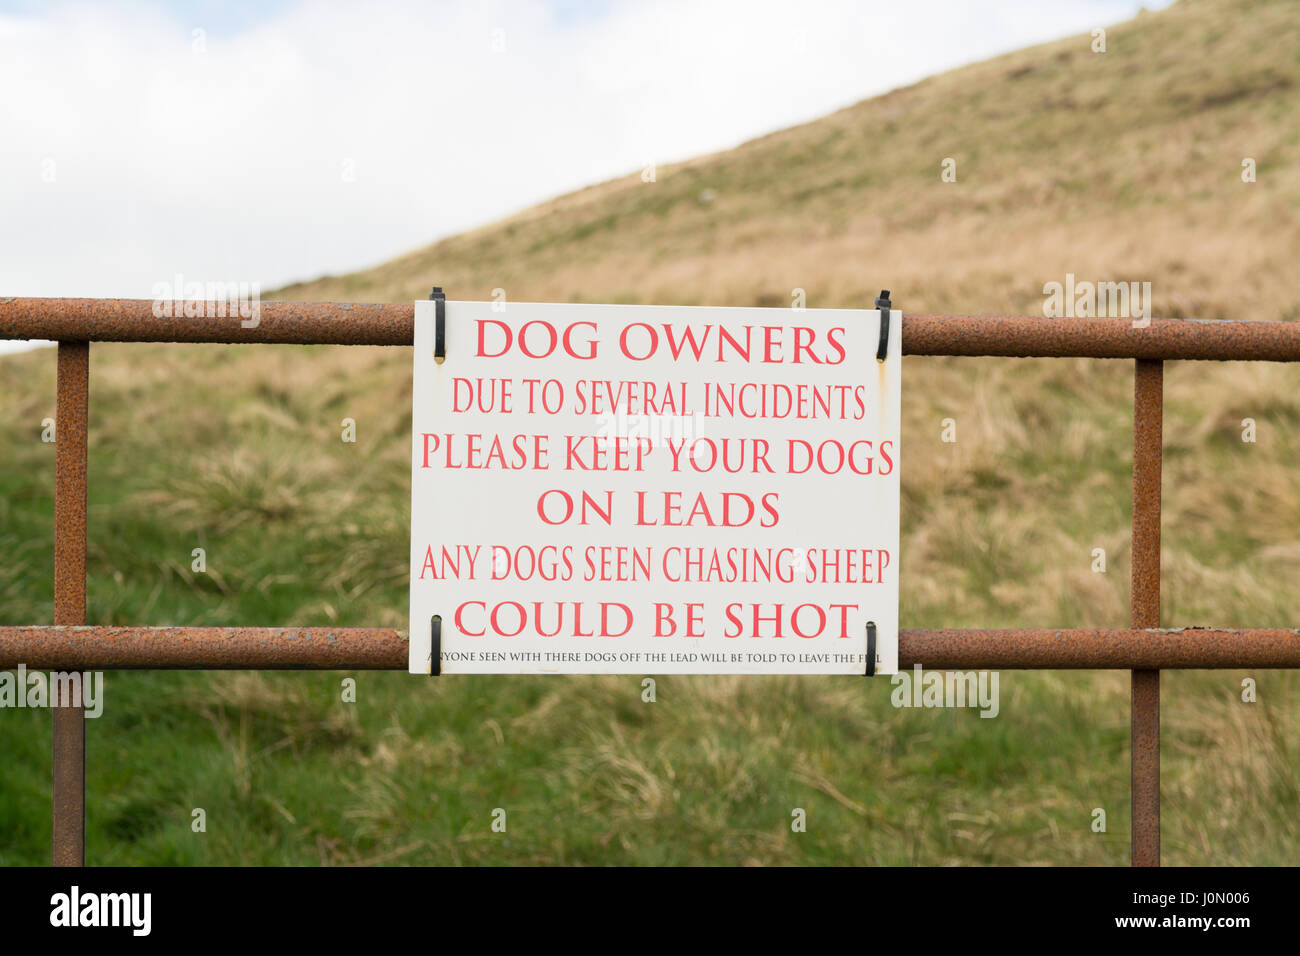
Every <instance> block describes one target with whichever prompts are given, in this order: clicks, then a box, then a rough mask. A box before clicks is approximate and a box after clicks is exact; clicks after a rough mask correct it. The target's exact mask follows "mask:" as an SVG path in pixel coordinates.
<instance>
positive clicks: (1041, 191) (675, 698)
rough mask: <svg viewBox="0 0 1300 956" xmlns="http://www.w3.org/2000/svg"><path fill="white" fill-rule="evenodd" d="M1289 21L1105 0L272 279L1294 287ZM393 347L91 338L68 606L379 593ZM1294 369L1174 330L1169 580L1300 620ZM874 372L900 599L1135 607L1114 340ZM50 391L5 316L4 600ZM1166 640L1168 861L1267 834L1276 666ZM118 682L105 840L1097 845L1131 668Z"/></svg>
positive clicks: (23, 801)
mask: <svg viewBox="0 0 1300 956" xmlns="http://www.w3.org/2000/svg"><path fill="white" fill-rule="evenodd" d="M1298 23H1300V19H1298V18H1297V14H1296V12H1295V8H1294V6H1293V5H1291V4H1286V3H1280V2H1273V3H1253V4H1243V3H1238V2H1233V0H1218V2H1209V0H1203V2H1198V3H1187V2H1184V3H1180V4H1177V5H1175V6H1174V7H1172V8H1170V9H1169V10H1166V11H1163V12H1161V13H1157V14H1150V15H1144V16H1141V17H1139V18H1138V19H1137V20H1134V21H1132V22H1130V23H1127V24H1121V25H1118V26H1115V27H1113V28H1111V29H1109V30H1108V46H1109V52H1107V53H1106V54H1101V55H1098V54H1093V53H1091V52H1090V50H1089V44H1090V42H1091V38H1090V37H1077V38H1073V39H1070V40H1066V41H1061V42H1060V43H1055V44H1049V45H1046V46H1042V47H1037V48H1034V49H1031V50H1026V51H1022V52H1020V53H1016V54H1012V55H1010V56H1007V57H1001V58H998V59H995V60H991V61H988V62H986V63H981V64H976V65H974V66H971V67H967V68H964V69H962V70H958V71H954V72H953V73H950V74H944V75H942V76H938V77H934V78H932V79H929V80H926V81H924V82H922V83H920V84H917V85H915V86H913V87H909V88H907V89H905V90H899V91H895V92H894V93H891V94H888V95H886V96H883V97H878V98H876V99H873V100H869V101H866V102H864V103H861V104H858V105H857V106H854V107H851V108H849V109H847V110H844V111H841V112H839V113H836V114H834V115H833V116H830V117H827V118H825V119H823V120H819V121H817V122H815V123H811V124H807V125H805V126H801V127H798V128H795V129H792V130H789V131H786V132H782V133H778V134H774V135H772V136H768V137H764V138H762V139H760V140H757V141H755V142H753V143H749V144H746V145H744V146H742V147H740V148H738V149H736V150H733V151H730V152H728V153H722V154H719V155H717V156H711V157H704V158H701V159H699V160H695V161H692V162H690V163H685V164H682V165H680V166H674V167H667V168H660V169H659V170H658V171H657V179H656V182H654V183H643V182H641V180H640V177H639V176H633V177H630V178H628V179H626V180H619V181H615V182H611V183H606V184H602V185H600V186H595V187H592V188H590V189H587V190H583V191H581V192H579V193H575V194H573V195H571V196H566V197H561V198H559V199H557V200H554V201H553V202H551V203H547V204H545V205H543V206H541V207H538V208H537V209H535V210H530V211H528V212H526V213H523V214H521V215H520V216H517V217H514V218H513V219H510V220H507V221H505V222H503V223H500V224H497V225H494V226H490V227H486V228H484V229H480V230H476V231H474V232H471V233H468V234H465V235H463V236H459V237H455V238H453V239H449V240H446V241H444V242H440V243H438V244H436V245H434V246H431V247H429V248H428V249H424V250H419V251H417V252H414V253H412V254H411V255H409V256H405V257H403V258H401V259H399V260H396V261H395V262H393V263H389V264H387V265H385V266H381V267H379V268H377V269H374V270H370V271H368V272H364V273H358V274H355V275H352V276H344V277H337V278H324V279H321V280H318V281H316V282H313V283H307V284H303V285H301V286H295V287H293V288H290V289H286V290H283V291H282V292H281V294H280V295H281V297H283V298H291V299H317V300H390V301H400V300H407V299H414V298H416V297H419V296H422V295H424V294H427V291H428V289H427V287H428V286H430V285H432V284H434V282H435V281H436V282H437V283H438V284H441V285H443V286H444V287H447V288H449V289H451V290H453V296H452V297H453V298H488V297H490V296H491V294H492V290H493V289H494V288H498V287H500V288H504V289H506V290H507V293H508V295H509V297H510V298H512V299H515V300H547V299H554V300H565V301H614V302H668V303H688V304H718V305H753V304H765V305H773V306H781V305H785V304H786V303H788V302H789V301H790V296H791V292H792V290H793V289H795V288H802V289H805V290H806V292H807V294H808V304H809V305H810V306H814V307H816V306H846V305H862V304H867V303H870V301H871V300H872V299H873V298H874V295H875V292H876V291H877V290H878V289H879V288H881V287H889V288H891V289H893V290H894V300H895V302H896V304H898V305H899V306H900V307H901V308H903V309H904V311H927V310H933V311H943V312H952V313H967V312H980V311H985V312H1003V311H1010V312H1037V311H1038V310H1039V309H1040V308H1041V304H1042V294H1041V289H1042V285H1043V283H1044V282H1047V281H1051V280H1056V281H1063V279H1064V276H1065V274H1066V273H1067V272H1073V273H1075V274H1076V275H1078V276H1080V277H1090V278H1105V279H1115V280H1120V279H1136V280H1139V281H1151V282H1152V283H1153V288H1154V290H1155V303H1154V311H1155V314H1157V315H1198V316H1204V317H1213V316H1233V317H1245V318H1254V319H1295V318H1297V317H1300V298H1297V295H1296V292H1295V289H1294V282H1293V281H1292V269H1291V264H1292V263H1293V262H1294V261H1295V258H1296V255H1297V252H1300V229H1297V227H1296V225H1295V221H1296V217H1295V215H1294V213H1295V210H1296V209H1297V208H1300V173H1298V172H1297V170H1300V162H1297V161H1298V160H1300V138H1297V137H1296V136H1295V135H1294V128H1293V124H1292V123H1291V118H1292V117H1293V116H1294V115H1296V113H1297V107H1300V103H1297V99H1298V98H1300V92H1298V91H1300V86H1298V85H1297V84H1298V83H1300V62H1297V57H1296V53H1295V48H1294V44H1285V43H1280V42H1277V38H1278V37H1280V36H1284V35H1294V33H1295V30H1296V28H1297V24H1298ZM945 156H954V157H955V158H957V160H958V177H959V178H958V182H957V183H948V184H945V183H942V182H941V181H940V179H939V171H940V162H941V160H942V159H943V158H944V157H945ZM1243 156H1254V157H1256V158H1257V159H1258V164H1259V181H1258V182H1256V183H1253V184H1245V183H1242V182H1241V180H1240V175H1239V173H1240V162H1241V158H1242V157H1243ZM706 190H711V191H712V196H710V197H708V198H704V197H705V195H706V194H705V191H706ZM409 363H410V355H409V352H407V351H406V350H405V349H372V348H325V347H314V348H300V347H291V346H263V347H243V346H230V347H220V346H165V345H132V346H125V345H113V344H96V345H95V346H94V347H93V348H92V362H91V364H92V371H91V392H92V401H91V430H90V443H91V449H90V488H91V491H90V515H89V542H90V554H89V569H90V570H89V619H90V620H91V621H92V622H94V623H99V624H265V625H270V624H284V625H320V624H338V625H340V626H346V625H371V626H402V625H404V623H405V611H406V592H405V589H406V547H407V544H406V534H407V532H406V521H407V499H408V495H409V485H408V470H407V468H408V466H407V460H406V456H407V453H408V449H409V445H408V437H407V436H408V434H409V427H410V417H409V406H410V371H409V368H410V365H409ZM1296 375H1297V371H1296V370H1295V369H1294V368H1291V367H1286V366H1269V365H1260V364H1254V365H1227V364H1217V363H1216V364H1198V363H1176V364H1170V365H1169V366H1168V368H1167V370H1166V404H1165V412H1166V418H1165V466H1164V482H1165V496H1164V503H1165V519H1164V529H1163V534H1164V551H1163V573H1164V592H1163V593H1164V605H1163V615H1162V620H1163V623H1165V624H1166V625H1171V626H1173V625H1188V624H1213V625H1223V626H1286V625H1294V624H1296V623H1297V622H1298V621H1300V596H1297V594H1296V591H1295V589H1294V588H1292V587H1290V586H1289V584H1290V582H1291V581H1292V580H1294V576H1295V575H1296V573H1297V571H1298V570H1300V545H1297V541H1300V495H1298V494H1297V492H1296V490H1295V482H1294V475H1295V474H1296V471H1297V469H1298V468H1300V444H1298V443H1296V442H1295V441H1294V440H1293V438H1292V436H1293V435H1294V434H1295V430H1296V427H1297V425H1298V424H1300V391H1298V390H1297V389H1296V387H1295V383H1296V379H1295V376H1296ZM905 391H906V394H905V396H904V422H903V432H904V434H903V443H904V445H905V448H906V456H905V467H904V468H903V472H902V474H903V539H902V560H903V562H904V568H905V573H904V575H903V577H902V596H901V602H902V619H903V621H904V623H905V624H906V625H910V626H919V627H925V626H990V627H993V626H1009V627H1014V626H1023V627H1031V626H1034V627H1046V626H1058V625H1059V626H1069V625H1092V626H1124V625H1126V624H1127V623H1128V575H1129V564H1128V552H1129V544H1128V542H1129V531H1128V528H1129V517H1130V502H1129V496H1130V493H1131V491H1130V477H1129V469H1130V467H1131V462H1132V445H1131V443H1132V438H1131V407H1130V403H1131V400H1132V365H1131V363H1126V362H1111V361H1094V362H1088V361H1083V360H1042V361H1017V360H992V359H944V358H928V359H923V358H909V359H908V360H907V388H906V390H905ZM53 413H54V356H53V353H52V352H49V351H45V352H36V353H28V354H23V355H17V356H9V357H6V358H5V359H3V360H2V361H0V554H3V555H4V558H3V559H2V560H0V621H3V622H4V623H7V624H40V623H48V622H49V621H50V619H51V615H52V595H51V583H50V578H51V566H52V561H53V557H52V508H53V505H52V499H53V463H54V446H53V445H51V444H45V443H43V442H41V440H40V432H41V421H42V419H43V418H46V417H52V416H53ZM344 418H352V419H354V420H355V421H356V423H357V438H358V440H357V442H356V443H355V444H348V443H345V442H343V441H341V438H340V433H341V430H342V420H343V419H344ZM949 418H951V419H953V420H954V422H955V426H956V431H957V441H956V442H955V443H945V442H943V441H941V440H940V438H941V432H942V430H943V427H944V426H943V422H944V420H945V419H949ZM1245 418H1253V419H1254V420H1255V421H1256V425H1257V430H1258V440H1257V442H1255V443H1244V442H1242V441H1241V431H1242V427H1243V426H1242V420H1243V419H1245ZM200 547H201V548H204V549H205V552H206V559H207V567H208V570H207V572H206V573H197V572H194V571H192V570H191V561H192V557H191V554H192V550H193V549H194V548H200ZM1095 548H1104V549H1105V551H1106V556H1107V564H1106V571H1105V573H1095V572H1093V571H1092V570H1091V568H1092V564H1093V549H1095ZM1247 676H1251V677H1254V678H1255V679H1256V680H1257V681H1258V702H1257V703H1253V704H1246V703H1243V702H1242V701H1241V699H1240V695H1241V681H1242V679H1243V678H1244V677H1247ZM345 678H353V679H355V680H356V690H357V695H356V702H355V703H346V702H344V701H343V699H342V683H343V681H344V679H345ZM1163 680H1164V690H1165V694H1164V700H1163V715H1162V726H1163V731H1164V737H1163V753H1162V759H1163V780H1164V789H1163V795H1164V805H1163V814H1164V816H1163V824H1164V831H1163V836H1164V839H1163V845H1164V859H1165V862H1166V863H1170V864H1211V863H1216V864H1256V865H1259V864H1284V863H1291V862H1293V861H1294V860H1295V859H1296V858H1297V854H1300V821H1297V819H1296V818H1295V815H1294V814H1293V813H1292V812H1291V808H1292V807H1294V805H1295V801H1296V798H1297V791H1298V790H1300V736H1298V735H1297V729H1300V697H1298V696H1297V690H1300V677H1298V676H1297V675H1296V674H1292V673H1286V672H1259V673H1254V674H1246V673H1238V672H1194V673H1181V672H1169V673H1166V674H1165V676H1164V678H1163ZM106 684H107V690H106V695H107V701H106V706H105V711H104V716H103V717H101V718H100V719H99V720H97V721H94V722H92V723H91V724H90V726H89V728H88V732H89V733H88V736H89V749H88V793H89V800H88V805H89V811H88V813H89V819H88V834H89V836H88V839H89V845H88V856H89V859H90V860H91V861H92V862H94V863H99V864H114V863H124V864H135V863H164V864H172V863H174V864H235V863H276V864H373V863H386V864H415V863H467V864H485V863H504V864H528V863H587V864H605V863H637V864H657V863H728V864H764V865H780V864H856V863H879V864H911V863H926V864H962V863H974V864H1007V863H1033V864H1071V863H1075V864H1078V863H1082V864H1121V863H1124V862H1126V861H1127V846H1128V841H1127V837H1128V823H1129V821H1128V800H1129V791H1128V681H1127V675H1125V674H1123V673H1103V672H1096V673H1093V672H1081V673H1073V672H1058V673H1015V672H1004V673H1003V674H1002V675H1001V692H1002V696H1001V712H1000V714H999V716H998V717H997V718H996V719H993V720H984V719H980V718H979V717H978V716H977V715H976V714H975V713H974V712H970V711H960V712H957V711H943V710H910V709H895V708H894V707H892V706H891V705H890V702H889V698H890V691H891V689H892V688H891V686H890V684H889V683H888V682H887V681H883V680H877V681H870V682H868V681H862V680H851V679H827V678H795V677H770V678H730V677H717V678H704V677H664V678H660V679H658V683H657V688H656V691H657V693H656V697H657V699H656V701H655V702H654V703H646V702H644V701H643V700H642V687H641V681H640V679H639V678H632V677H628V678H622V677H545V678H486V677H484V678H454V679H451V678H448V679H441V680H422V679H419V678H415V677H410V676H408V675H405V674H371V673H363V674H343V673H337V674H335V673H330V674H255V673H251V674H249V673H231V674H225V673H212V674H197V673H195V674H189V673H110V674H109V675H107V677H106ZM0 746H2V747H3V748H4V752H5V754H6V758H7V759H6V760H5V761H4V762H3V763H2V764H0V834H3V836H2V837H0V863H4V864H17V863H40V862H42V861H44V860H45V859H47V854H48V846H49V784H48V780H49V769H50V767H49V715H48V714H46V713H43V712H33V711H27V710H7V711H0ZM196 808H201V809H203V810H204V811H205V813H206V820H207V830H206V832H204V833H195V832H193V831H192V829H191V820H192V813H193V811H194V810H195V809H196ZM497 808H501V809H504V810H505V811H506V814H507V830H506V832H505V833H497V832H493V830H492V829H491V822H492V814H493V811H494V810H496V809H497ZM795 808H803V809H805V810H806V811H807V814H808V827H807V832H805V833H794V832H792V831H791V827H790V822H791V812H792V810H794V809H795ZM1095 808H1101V809H1103V810H1105V811H1106V823H1107V829H1106V832H1104V833H1095V832H1093V830H1092V828H1091V824H1092V822H1093V811H1094V809H1095Z"/></svg>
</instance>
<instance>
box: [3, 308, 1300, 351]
mask: <svg viewBox="0 0 1300 956" xmlns="http://www.w3.org/2000/svg"><path fill="white" fill-rule="evenodd" d="M167 304H168V305H169V306H171V309H170V312H171V315H172V316H179V317H169V316H166V315H163V316H159V315H156V314H155V307H154V306H155V302H154V300H152V299H32V298H0V339H59V340H63V341H78V340H82V341H85V340H90V341H104V342H263V343H280V344H298V345H312V344H319V345H410V344H411V341H412V334H413V329H414V323H415V306H414V304H413V303H410V302H404V303H392V304H387V305H378V304H362V303H345V302H262V303H260V305H259V307H258V316H257V324H256V325H255V326H253V327H250V328H246V327H244V326H245V324H246V323H251V322H252V321H253V320H252V319H245V318H241V317H240V316H239V315H237V314H232V315H224V316H221V315H218V314H217V313H218V311H219V310H224V311H229V307H228V306H226V305H225V304H224V303H216V302H199V303H167ZM187 305H188V306H191V307H190V308H188V309H187ZM186 312H190V313H194V314H193V315H191V316H187V315H186ZM903 351H904V352H905V353H906V354H908V355H971V356H973V355H1002V356H1013V357H1021V358H1031V357H1047V358H1068V357H1079V358H1138V359H1209V360H1222V361H1267V362H1296V361H1300V322H1240V321H1230V320H1217V319H1152V320H1151V323H1150V325H1148V326H1146V327H1144V328H1135V327H1134V326H1133V320H1131V319H1109V318H1107V319H1078V318H1057V319H1047V318H1042V317H1041V316H1033V315H932V314H928V313H915V314H906V313H904V315H903Z"/></svg>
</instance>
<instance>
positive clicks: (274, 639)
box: [0, 627, 1300, 671]
mask: <svg viewBox="0 0 1300 956" xmlns="http://www.w3.org/2000/svg"><path fill="white" fill-rule="evenodd" d="M407 650H408V648H407V637H406V631H404V630H399V629H396V628H357V627H344V628H338V627H0V668H13V667H17V666H18V665H19V664H25V665H26V666H27V667H28V668H30V669H33V670H53V671H58V670H69V671H70V670H172V669H178V670H405V669H406V666H407ZM899 662H900V667H901V668H903V669H907V668H910V667H912V666H914V665H916V664H921V665H922V666H924V667H927V668H933V669H940V668H942V669H947V670H985V669H992V670H1106V669H1123V670H1133V669H1148V668H1166V669H1171V670H1175V669H1188V670H1195V669H1221V668H1285V667H1300V630H1292V629H1280V628H1274V629H1265V628H1256V629H1246V630H1230V629H1226V628H1166V629H1158V628H1151V629H1113V630H1088V629H1083V628H1048V629H1039V630H1018V629H1007V630H987V629H982V628H955V629H941V630H928V629H917V628H904V629H903V630H902V631H901V632H900V634H899Z"/></svg>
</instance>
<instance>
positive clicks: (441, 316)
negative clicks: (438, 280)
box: [429, 285, 447, 362]
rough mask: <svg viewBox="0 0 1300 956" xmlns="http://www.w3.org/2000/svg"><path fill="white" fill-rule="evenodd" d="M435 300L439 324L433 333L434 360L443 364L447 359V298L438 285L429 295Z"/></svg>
mask: <svg viewBox="0 0 1300 956" xmlns="http://www.w3.org/2000/svg"><path fill="white" fill-rule="evenodd" d="M429 298H430V299H432V300H433V303H434V312H435V313H436V315H437V322H436V324H435V326H434V333H433V359H434V361H435V362H441V361H442V360H443V359H445V358H446V357H447V297H446V296H445V295H443V294H442V286H440V285H436V286H434V287H433V291H432V292H430V293H429Z"/></svg>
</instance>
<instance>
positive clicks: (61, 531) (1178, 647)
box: [0, 298, 1300, 866]
mask: <svg viewBox="0 0 1300 956" xmlns="http://www.w3.org/2000/svg"><path fill="white" fill-rule="evenodd" d="M193 305H195V306H196V308H194V309H190V310H186V309H185V308H184V306H180V307H179V308H177V309H173V311H172V313H171V314H172V315H177V316H180V315H185V314H186V311H198V312H199V313H200V315H201V316H202V317H196V318H188V317H187V318H184V319H180V318H175V319H174V318H170V317H165V318H160V317H157V316H155V314H154V308H153V302H152V301H150V300H133V299H132V300H126V299H34V298H10V299H0V338H4V339H53V340H56V341H57V342H58V343H59V345H58V396H57V412H56V415H57V418H56V435H57V448H56V453H55V454H56V464H55V501H54V625H53V626H52V627H48V626H42V627H4V626H0V668H12V667H16V666H17V665H19V664H20V663H21V664H26V665H27V666H28V667H29V668H32V669H39V670H51V671H90V670H112V669H145V670H156V669H196V670H336V669H338V670H342V669H347V670H403V671H404V670H406V666H407V646H406V645H407V639H406V632H405V631H401V630H397V629H391V628H333V627H315V628H313V627H307V628H279V627H146V626H141V627H94V626H87V625H86V491H87V484H86V432H87V419H88V410H89V373H90V343H91V342H92V341H102V342H227V343H248V342H258V343H268V344H270V343H282V344H296V345H410V344H411V343H412V339H413V333H414V326H415V309H414V306H413V305H411V304H405V305H354V304H349V303H333V302H313V303H297V302H264V303H262V304H261V306H260V321H259V323H258V324H257V326H256V327H255V328H244V327H242V325H241V322H240V319H239V317H238V316H237V315H234V314H231V315H230V316H229V317H226V312H227V310H226V309H225V308H224V307H219V304H218V303H195V304H193ZM221 306H224V304H221ZM208 316H210V317H208ZM903 353H904V354H906V355H958V356H1010V357H1021V358H1032V357H1043V358H1072V357H1081V358H1102V359H1133V360H1135V361H1134V387H1133V537H1132V553H1133V568H1132V592H1131V619H1132V620H1131V623H1132V626H1131V627H1130V628H1128V629H1101V630H1098V629H1088V628H1048V629H1038V630H1035V629H1003V630H986V629H980V628H961V629H939V630H921V629H908V628H904V629H902V630H901V631H900V633H899V641H898V643H899V667H900V669H902V668H909V667H912V666H913V665H915V664H921V665H923V666H924V667H926V668H929V669H934V670H942V669H951V670H980V669H1006V670H1018V669H1023V670H1029V669H1102V668H1109V669H1122V670H1129V671H1131V672H1132V677H1131V711H1132V720H1131V758H1132V786H1131V793H1132V860H1133V864H1134V865H1135V866H1157V865H1159V862H1160V671H1161V670H1162V669H1171V668H1294V667H1300V631H1296V630H1287V629H1260V628H1255V629H1226V628H1222V629H1221V628H1191V629H1176V630H1161V629H1160V466H1161V448H1162V427H1163V425H1162V423H1163V405H1164V362H1165V361H1167V360H1185V359H1193V360H1216V361H1264V362H1296V361H1300V322H1294V323H1292V322H1237V321H1203V320H1193V319H1153V320H1151V322H1150V324H1149V325H1148V326H1146V327H1141V328H1135V327H1134V326H1133V323H1132V322H1131V321H1130V320H1128V319H1109V318H1102V319H1091V318H1088V319H1046V318H1037V317H1034V316H967V315H951V316H945V315H904V317H903ZM52 715H53V722H54V734H53V751H54V753H53V757H54V772H53V812H54V826H53V841H52V842H53V846H52V859H53V862H54V864H55V865H56V866H80V865H82V864H84V862H85V752H86V751H85V733H86V723H85V720H84V719H83V716H82V712H81V709H80V708H72V707H67V708H60V707H56V708H54V709H53V710H52Z"/></svg>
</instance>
